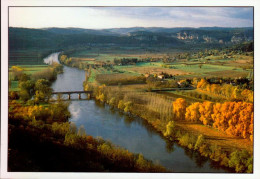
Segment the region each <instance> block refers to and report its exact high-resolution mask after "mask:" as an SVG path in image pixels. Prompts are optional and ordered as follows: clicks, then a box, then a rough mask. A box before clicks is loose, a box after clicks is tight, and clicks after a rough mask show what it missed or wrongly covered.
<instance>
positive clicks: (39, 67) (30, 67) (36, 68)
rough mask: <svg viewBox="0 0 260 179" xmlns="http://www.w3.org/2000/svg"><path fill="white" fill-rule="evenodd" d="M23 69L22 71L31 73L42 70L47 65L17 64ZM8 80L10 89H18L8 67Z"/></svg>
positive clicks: (16, 82)
mask: <svg viewBox="0 0 260 179" xmlns="http://www.w3.org/2000/svg"><path fill="white" fill-rule="evenodd" d="M19 67H21V68H22V69H23V72H24V73H25V74H28V75H32V74H34V73H37V72H39V71H42V70H44V69H47V68H48V66H47V65H19ZM8 71H9V80H10V83H11V84H10V88H9V90H10V91H19V87H18V86H19V82H18V81H17V80H14V77H13V74H12V69H11V67H9V70H8Z"/></svg>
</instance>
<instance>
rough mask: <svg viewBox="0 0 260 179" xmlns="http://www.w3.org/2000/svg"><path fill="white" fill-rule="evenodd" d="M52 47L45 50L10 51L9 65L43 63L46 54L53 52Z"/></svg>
mask: <svg viewBox="0 0 260 179" xmlns="http://www.w3.org/2000/svg"><path fill="white" fill-rule="evenodd" d="M49 51H50V49H44V50H33V49H28V50H14V51H9V54H8V55H9V58H8V63H9V65H43V64H44V62H43V57H44V55H46V54H48V53H51V52H49Z"/></svg>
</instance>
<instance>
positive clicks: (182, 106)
mask: <svg viewBox="0 0 260 179" xmlns="http://www.w3.org/2000/svg"><path fill="white" fill-rule="evenodd" d="M172 105H173V112H174V114H175V116H176V119H180V120H184V119H185V113H186V106H187V103H186V101H185V99H183V98H178V99H176V100H175V101H174V102H173V103H172Z"/></svg>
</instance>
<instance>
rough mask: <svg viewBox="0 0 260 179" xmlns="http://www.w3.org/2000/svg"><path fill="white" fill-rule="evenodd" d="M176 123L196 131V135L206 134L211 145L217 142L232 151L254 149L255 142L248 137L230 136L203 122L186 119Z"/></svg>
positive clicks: (183, 128) (188, 130) (190, 131)
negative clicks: (192, 121)
mask: <svg viewBox="0 0 260 179" xmlns="http://www.w3.org/2000/svg"><path fill="white" fill-rule="evenodd" d="M176 125H177V126H178V127H179V128H181V129H182V130H184V131H187V132H189V133H194V134H195V135H199V134H202V135H204V136H205V139H206V142H207V143H209V144H211V145H214V144H216V145H218V146H220V147H221V148H223V149H225V150H226V151H229V152H230V151H233V150H234V149H246V150H247V151H250V152H252V151H253V147H252V146H253V143H252V142H251V141H249V140H247V139H243V138H239V137H233V136H229V135H227V134H225V133H224V132H222V131H218V130H216V129H213V128H210V127H207V126H204V125H202V124H195V123H190V122H186V121H176Z"/></svg>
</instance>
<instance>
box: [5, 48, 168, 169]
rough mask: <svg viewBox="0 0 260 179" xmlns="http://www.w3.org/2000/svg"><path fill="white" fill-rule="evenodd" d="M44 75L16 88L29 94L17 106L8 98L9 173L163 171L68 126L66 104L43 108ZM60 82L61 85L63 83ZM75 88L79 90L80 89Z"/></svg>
mask: <svg viewBox="0 0 260 179" xmlns="http://www.w3.org/2000/svg"><path fill="white" fill-rule="evenodd" d="M58 54H59V53H54V54H51V55H49V56H48V57H47V59H46V60H45V62H46V63H51V64H52V63H53V62H56V63H58V61H57V58H58ZM56 66H57V65H56ZM58 66H60V65H58ZM58 66H57V67H58ZM58 74H59V75H58ZM46 75H47V76H48V75H49V74H48V73H45V72H44V73H41V72H40V73H39V74H38V75H37V81H36V82H35V81H33V79H31V76H27V78H26V81H21V83H24V84H28V85H29V84H30V85H29V87H28V85H27V86H26V85H25V87H27V88H24V89H23V87H21V88H22V90H28V91H29V92H30V94H28V95H30V96H28V98H24V99H23V103H21V102H20V101H17V99H19V98H20V97H21V91H19V93H17V96H14V97H13V96H12V95H10V97H9V104H8V105H9V114H8V115H9V116H8V120H9V123H8V136H9V145H8V151H9V154H8V164H9V165H8V170H9V171H12V172H14V171H15V172H17V171H23V172H24V171H29V172H32V171H33V172H36V171H38V172H68V171H71V172H77V171H78V172H167V170H166V169H165V168H164V167H162V166H160V165H155V164H153V163H152V162H151V161H148V160H147V159H145V158H144V157H143V155H141V154H133V153H131V152H129V151H128V150H125V149H122V148H120V147H118V146H115V145H114V144H112V143H111V142H108V141H105V140H103V139H102V138H97V139H95V138H93V137H92V136H89V135H87V134H86V132H85V129H84V127H79V128H77V127H76V126H75V124H74V123H70V122H68V120H69V117H70V116H71V115H70V112H69V111H68V106H69V104H68V103H65V102H63V101H60V100H58V101H57V102H56V103H51V104H50V103H49V98H50V95H51V93H50V92H51V91H52V90H51V88H50V85H51V83H50V80H48V79H44V78H45V76H46ZM52 76H53V77H54V78H55V79H56V78H57V76H58V78H61V77H62V76H63V77H64V76H65V78H67V77H66V75H65V74H60V73H58V71H57V72H55V73H52ZM42 77H43V79H41V78H42ZM83 77H84V76H83ZM69 78H72V75H69ZM77 78H78V76H77V75H75V79H77ZM61 81H62V83H63V82H64V80H63V79H62V80H61ZM80 83H81V82H80ZM80 83H79V84H80ZM68 85H70V84H68ZM38 86H39V87H38ZM57 86H59V87H61V90H62V89H64V86H62V85H61V86H60V83H59V82H58V83H57V81H54V83H53V84H52V86H51V87H56V88H55V90H57ZM34 87H36V89H35V90H34ZM40 87H41V88H40ZM74 87H75V86H74ZM38 88H39V89H38ZM76 88H82V85H80V86H76ZM40 90H41V91H40ZM29 92H28V93H29ZM64 156H66V157H64Z"/></svg>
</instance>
